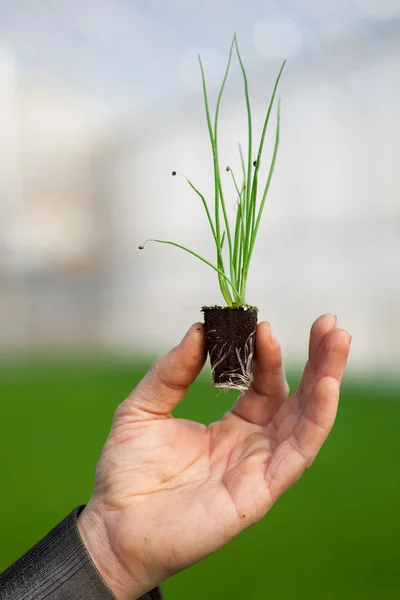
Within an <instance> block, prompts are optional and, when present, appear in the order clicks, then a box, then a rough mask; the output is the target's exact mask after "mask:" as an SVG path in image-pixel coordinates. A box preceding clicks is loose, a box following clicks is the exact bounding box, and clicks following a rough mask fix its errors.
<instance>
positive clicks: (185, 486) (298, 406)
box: [78, 315, 351, 600]
mask: <svg viewBox="0 0 400 600" xmlns="http://www.w3.org/2000/svg"><path fill="white" fill-rule="evenodd" d="M350 343H351V337H350V335H349V334H348V333H347V332H346V331H344V330H342V329H339V328H337V320H336V317H334V316H333V315H324V316H322V317H320V318H319V319H318V320H317V321H316V322H315V323H314V324H313V326H312V328H311V333H310V342H309V358H308V362H307V364H306V366H305V369H304V374H303V377H302V381H301V384H300V386H299V389H298V390H297V391H296V392H295V393H294V394H293V395H292V396H290V397H289V388H288V384H287V382H286V377H285V372H284V368H283V364H282V356H281V350H280V347H279V344H278V342H277V341H276V338H275V336H274V334H273V331H272V329H271V326H270V324H269V323H260V324H259V325H258V328H257V334H256V351H255V362H254V369H253V375H254V380H253V383H252V386H251V388H250V389H249V390H248V391H247V392H246V393H245V394H243V395H242V396H240V397H239V398H238V400H237V401H236V403H235V404H234V406H233V407H232V409H231V410H230V411H229V412H227V413H226V414H225V415H224V416H223V417H222V419H221V420H220V421H218V422H217V423H212V424H211V425H209V426H208V427H205V426H204V425H201V424H199V423H195V422H192V421H187V420H184V419H175V418H173V417H172V416H171V414H170V413H171V411H172V410H173V408H174V407H175V406H176V405H177V404H178V403H179V402H180V400H181V399H182V398H183V397H184V395H185V393H186V391H187V389H188V387H189V385H190V384H191V383H193V381H194V380H195V379H196V377H197V376H198V374H199V373H200V371H201V369H202V367H203V365H204V362H205V358H206V351H205V335H204V331H203V326H202V324H199V323H198V324H195V325H193V327H191V329H190V330H189V331H188V333H187V334H186V336H185V337H184V339H183V340H182V342H181V343H180V344H179V345H178V346H176V347H175V348H174V349H173V350H172V351H171V352H169V353H168V354H166V355H165V356H163V357H162V358H160V359H159V360H157V361H156V363H155V364H154V365H153V367H152V368H151V370H150V371H149V372H148V373H147V375H146V376H145V377H144V379H143V380H142V381H141V382H140V383H139V385H138V386H137V387H136V388H135V390H134V391H133V392H132V393H131V395H130V396H129V397H128V398H127V399H126V400H125V401H124V402H123V403H122V404H121V405H120V406H119V407H118V408H117V410H116V413H115V416H114V420H113V424H112V429H111V433H110V435H109V437H108V439H107V442H106V444H105V447H104V449H103V452H102V454H101V457H100V460H99V463H98V466H97V470H96V480H95V489H94V492H93V496H92V498H91V500H90V502H89V503H88V505H87V507H86V508H85V509H84V511H83V512H82V513H81V515H80V517H79V521H78V523H79V528H80V532H81V535H82V538H83V540H84V543H85V544H86V546H87V548H88V551H89V553H90V554H91V556H92V559H93V561H94V563H95V564H96V566H97V568H98V569H99V571H100V573H101V574H102V576H103V578H104V579H105V581H106V582H107V583H108V585H109V587H110V588H111V589H112V590H113V592H114V594H115V595H116V596H117V598H119V599H120V600H127V599H130V600H133V599H135V598H139V597H140V596H141V595H142V594H144V593H145V592H146V591H149V590H150V589H152V588H154V587H156V586H157V585H159V584H160V583H162V582H163V581H164V580H165V579H167V578H168V577H170V576H171V575H172V574H174V573H177V572H178V571H180V570H182V569H184V568H186V567H188V566H189V565H191V564H193V563H195V562H197V561H199V560H201V559H202V558H204V557H206V556H207V555H209V554H211V553H212V552H215V551H216V550H217V549H219V548H221V547H222V546H224V545H225V544H226V543H228V542H229V540H231V539H232V538H233V537H234V536H236V535H238V534H239V533H240V532H241V531H242V530H243V529H245V528H247V527H249V526H251V525H253V524H254V523H256V522H257V521H259V520H260V519H261V518H262V517H263V516H264V515H265V514H266V513H267V512H268V510H269V509H270V508H271V506H272V505H273V503H274V502H275V501H276V500H277V499H278V498H279V496H280V495H281V494H282V493H283V492H284V491H285V490H287V489H288V488H289V487H290V486H291V485H292V484H293V483H295V482H296V481H297V480H298V479H299V477H300V476H301V475H302V473H303V472H304V471H305V470H306V469H307V468H308V467H310V465H311V464H312V462H313V460H314V458H315V457H316V455H317V453H318V451H319V450H320V448H321V446H322V444H323V443H324V441H325V439H326V437H327V435H328V433H329V431H330V430H331V428H332V426H333V424H334V421H335V417H336V411H337V406H338V400H339V388H340V382H341V380H342V377H343V374H344V370H345V366H346V360H347V357H348V353H349V348H350Z"/></svg>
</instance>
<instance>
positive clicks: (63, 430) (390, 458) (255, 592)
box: [0, 354, 400, 600]
mask: <svg viewBox="0 0 400 600" xmlns="http://www.w3.org/2000/svg"><path fill="white" fill-rule="evenodd" d="M149 364H150V361H141V362H138V361H135V360H134V359H133V358H129V357H127V356H116V355H110V356H108V355H106V354H102V355H100V354H94V355H93V357H92V358H90V359H88V358H87V357H84V356H83V355H77V356H75V358H73V359H72V358H71V357H70V356H66V355H55V356H53V357H52V359H51V360H50V359H49V358H47V359H41V358H37V359H35V360H34V361H32V360H29V359H25V358H20V359H19V360H16V359H14V360H7V361H3V362H2V363H1V364H0V398H1V417H2V418H1V423H2V433H1V436H0V453H1V456H2V481H1V495H0V508H1V513H2V518H1V522H0V529H1V536H0V538H1V542H2V543H1V548H0V570H2V569H3V568H5V567H7V565H9V564H10V563H11V562H12V561H14V560H15V559H16V558H18V557H19V556H20V555H21V554H22V553H23V552H24V551H25V550H27V549H28V548H29V547H30V546H31V545H33V544H34V543H35V542H36V541H38V540H39V539H40V538H41V537H42V536H44V535H45V534H46V533H47V532H48V531H49V530H50V529H51V528H52V527H53V526H54V525H55V524H56V523H57V522H58V521H60V520H61V519H62V518H63V517H64V516H65V515H66V514H67V513H68V512H70V511H71V510H72V509H73V508H74V507H75V506H77V505H79V504H84V503H85V502H87V500H88V499H89V496H90V493H91V488H92V481H93V474H94V469H95V465H96V461H97V458H98V456H99V453H100V451H101V448H102V445H103V443H104V441H105V438H106V436H107V433H108V430H109V427H110V422H111V418H112V415H113V411H114V409H115V407H116V406H117V405H118V403H119V402H120V401H122V400H123V399H124V398H125V397H126V396H127V394H128V393H129V392H130V390H131V389H132V388H133V387H134V386H135V384H136V383H137V381H138V380H139V379H140V377H141V376H142V375H143V373H144V372H145V370H146V369H147V367H148V366H149ZM298 380H299V376H298V375H296V374H293V375H292V376H291V377H290V382H291V387H292V389H294V388H295V386H296V384H297V382H298ZM399 391H400V390H399V387H398V386H396V385H395V383H394V382H390V381H389V382H387V381H384V380H366V379H360V380H356V379H350V378H348V379H347V380H345V383H344V386H343V392H342V396H341V404H340V410H339V415H338V419H337V423H336V426H335V428H334V430H333V432H332V434H331V436H330V438H329V439H328V441H327V442H326V444H325V446H324V447H323V449H322V452H321V454H320V456H319V457H318V459H317V460H316V461H315V463H314V465H313V467H312V469H310V470H309V471H307V472H306V474H305V475H304V477H303V478H302V479H301V481H300V482H299V483H297V484H296V485H295V486H294V487H293V488H292V489H291V490H289V492H287V493H286V494H285V495H284V496H283V497H282V498H281V499H280V500H279V501H278V503H277V504H276V505H275V506H274V507H273V509H272V510H271V511H270V513H269V514H268V515H267V516H266V517H265V518H264V519H263V521H262V522H261V523H259V524H258V525H257V526H255V527H253V528H252V529H249V530H247V531H246V532H244V533H243V534H242V535H240V536H239V537H238V538H237V539H235V540H234V541H233V542H232V543H231V544H229V545H228V547H226V548H224V549H223V550H221V551H219V552H218V553H216V554H215V555H213V556H211V557H209V558H207V559H206V560H204V561H202V562H201V563H199V564H197V565H195V566H193V567H191V568H190V569H188V570H187V571H184V572H183V573H180V574H178V575H177V576H175V577H173V578H172V579H171V580H169V581H167V582H166V583H165V584H164V586H163V589H164V592H165V594H166V597H167V598H170V599H171V600H172V599H174V600H179V599H184V598H188V597H189V596H190V598H192V599H193V600H196V599H199V600H200V599H203V598H205V597H207V598H210V599H211V598H218V599H220V598H228V597H230V598H232V599H236V598H237V599H241V598H246V599H249V600H252V599H254V600H255V599H256V598H261V597H262V598H264V597H265V598H273V599H279V598H283V599H289V598H308V599H315V600H317V599H318V600H320V599H321V598H324V599H330V598H332V599H337V598H341V599H349V600H350V599H355V598H357V599H358V598H360V599H361V598H363V599H368V598H371V599H377V598H382V599H393V600H394V599H397V598H399V597H400V569H399V556H400V541H399V538H400V518H399V514H398V511H399V506H400V482H399V479H400V476H399V470H398V467H397V462H398V457H399V456H400V436H399V433H398V429H399V425H398V424H399V422H400V403H399ZM233 399H234V394H230V393H228V394H217V393H216V391H215V390H213V389H212V388H211V386H210V382H209V377H208V375H207V374H204V375H203V376H202V377H201V378H200V379H199V381H198V382H197V383H196V384H195V385H194V386H193V388H192V389H191V390H190V392H189V394H188V396H187V397H186V399H185V400H184V401H183V402H182V404H181V405H180V406H179V407H178V409H177V411H176V414H179V416H185V417H187V418H191V419H195V420H198V421H201V422H203V423H209V422H211V421H213V420H216V419H218V418H220V417H221V415H222V414H223V413H224V411H225V410H226V409H227V408H228V407H229V406H230V405H231V404H232V402H233Z"/></svg>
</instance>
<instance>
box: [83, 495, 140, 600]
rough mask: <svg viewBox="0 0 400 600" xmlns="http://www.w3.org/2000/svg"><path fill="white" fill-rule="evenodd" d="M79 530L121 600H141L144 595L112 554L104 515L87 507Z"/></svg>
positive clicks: (98, 568)
mask: <svg viewBox="0 0 400 600" xmlns="http://www.w3.org/2000/svg"><path fill="white" fill-rule="evenodd" d="M78 530H79V533H80V536H81V538H82V541H83V543H84V545H85V547H86V550H87V551H88V553H89V555H90V557H91V559H92V561H93V563H94V565H95V567H96V568H97V570H98V572H99V573H100V575H101V577H102V578H103V580H104V581H105V583H106V584H107V586H108V587H109V588H110V589H111V591H112V592H113V594H114V595H115V596H116V597H117V598H118V600H137V599H138V598H140V596H141V595H142V593H144V592H142V591H141V590H139V585H138V584H137V583H136V582H135V580H134V578H133V577H132V575H131V574H130V573H129V571H128V570H127V569H126V567H125V566H124V565H123V564H122V563H121V561H119V560H118V558H117V556H116V555H115V553H114V552H113V550H112V546H111V543H110V536H109V533H108V527H107V524H106V521H105V518H104V517H103V516H102V514H101V513H100V512H99V511H97V510H95V509H93V508H92V507H91V506H90V505H88V506H86V507H85V508H84V509H83V511H82V512H81V514H80V515H79V517H78Z"/></svg>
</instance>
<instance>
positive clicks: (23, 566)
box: [0, 506, 162, 600]
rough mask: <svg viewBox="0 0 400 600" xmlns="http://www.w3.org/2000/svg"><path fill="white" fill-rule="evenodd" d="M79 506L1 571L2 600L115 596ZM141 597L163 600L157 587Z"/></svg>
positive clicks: (103, 599) (98, 599) (104, 598)
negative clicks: (82, 530) (81, 524)
mask: <svg viewBox="0 0 400 600" xmlns="http://www.w3.org/2000/svg"><path fill="white" fill-rule="evenodd" d="M83 508H84V507H83V506H80V507H78V508H76V509H75V510H74V511H73V512H72V513H71V514H70V515H68V517H66V518H65V519H64V520H63V521H62V522H61V523H59V525H57V526H56V527H55V528H54V529H53V530H52V531H50V533H49V534H48V535H47V536H46V537H45V538H44V539H43V540H41V541H40V542H39V543H38V544H36V546H34V547H33V548H31V550H29V551H28V552H27V553H26V554H25V555H24V556H22V557H21V558H20V559H19V560H17V562H16V563H14V564H13V565H11V566H10V567H8V569H6V570H5V571H4V572H3V573H2V574H0V600H39V599H40V600H45V599H46V600H74V599H76V600H115V598H116V597H115V595H114V594H113V592H112V591H111V590H110V588H109V587H108V586H107V584H106V582H105V581H104V580H103V578H102V577H101V575H100V573H99V572H98V570H97V569H96V567H95V565H94V563H93V561H92V559H91V557H90V555H89V553H88V552H87V550H86V547H85V545H84V543H83V541H82V538H81V536H80V534H79V530H78V525H77V518H78V515H79V513H80V512H81V510H82V509H83ZM140 600H162V594H161V591H160V590H159V589H158V588H157V589H154V590H152V591H150V592H148V593H147V594H145V595H144V596H142V598H141V599H140Z"/></svg>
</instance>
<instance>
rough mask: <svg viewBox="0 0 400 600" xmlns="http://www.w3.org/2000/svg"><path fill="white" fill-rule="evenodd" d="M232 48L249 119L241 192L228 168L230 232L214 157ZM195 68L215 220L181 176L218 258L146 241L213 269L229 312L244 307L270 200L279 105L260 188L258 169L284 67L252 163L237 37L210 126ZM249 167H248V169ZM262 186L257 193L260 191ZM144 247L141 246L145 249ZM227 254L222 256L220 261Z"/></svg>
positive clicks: (250, 128)
mask: <svg viewBox="0 0 400 600" xmlns="http://www.w3.org/2000/svg"><path fill="white" fill-rule="evenodd" d="M234 48H236V55H237V58H238V61H239V65H240V70H241V73H242V78H243V83H244V94H245V102H246V114H247V137H248V140H247V153H246V159H245V157H244V154H243V151H242V147H241V146H240V144H239V154H240V163H241V168H242V176H243V183H242V185H241V187H239V185H238V183H237V180H236V178H235V176H234V173H233V171H232V170H231V169H230V168H229V167H228V169H227V170H228V171H230V174H231V178H232V183H233V188H234V191H235V193H236V197H237V200H236V204H235V206H236V218H235V223H234V227H232V228H231V224H230V220H229V215H228V210H227V205H226V202H225V196H224V191H223V188H222V181H221V170H220V164H219V156H218V124H219V113H220V108H221V102H222V97H223V93H224V90H225V85H226V81H227V78H228V75H229V70H230V67H231V63H232V55H233V50H234ZM199 64H200V72H201V81H202V87H203V97H204V106H205V112H206V120H207V128H208V134H209V138H210V143H211V150H212V158H213V171H214V207H213V208H214V210H213V213H214V216H212V211H211V210H210V208H209V205H208V203H207V200H206V198H205V197H204V195H203V194H202V193H201V192H200V191H199V190H198V189H197V188H196V187H195V186H194V185H193V183H192V182H191V181H189V179H187V178H186V177H185V176H184V177H185V179H186V181H187V183H188V184H189V185H190V187H191V188H192V189H193V191H194V192H195V193H196V194H197V196H199V198H200V199H201V202H202V204H203V206H204V209H205V212H206V216H207V220H208V224H209V226H210V229H211V233H212V236H213V239H214V243H215V248H216V255H217V264H216V265H214V264H213V263H211V262H210V261H209V260H207V259H205V258H203V257H202V256H200V255H199V254H197V253H196V252H194V251H193V250H190V249H189V248H186V247H185V246H182V245H181V244H177V243H175V242H170V241H166V240H148V241H153V242H158V243H161V244H170V245H171V246H176V247H177V248H180V249H181V250H184V251H185V252H188V253H189V254H192V255H193V256H195V257H196V258H198V259H199V260H200V261H202V262H204V263H205V264H207V265H208V266H209V267H211V268H212V269H214V271H216V273H217V274H218V282H219V286H220V290H221V293H222V295H223V297H224V299H225V302H226V304H227V305H228V306H231V307H232V306H245V305H246V287H247V278H248V274H249V268H250V262H251V258H252V255H253V250H254V245H255V242H256V238H257V233H258V230H259V227H260V221H261V217H262V214H263V211H264V207H265V202H266V198H267V195H268V191H269V188H270V185H271V181H272V176H273V173H274V169H275V164H276V159H277V155H278V148H279V141H280V115H281V112H280V101H279V102H278V110H277V124H276V133H275V144H274V150H273V155H272V158H271V162H270V166H269V171H268V176H267V180H266V183H265V184H264V186H263V187H262V184H260V167H261V162H262V157H263V151H264V143H265V138H266V134H267V130H268V125H269V120H270V116H271V112H272V109H273V105H274V102H275V98H276V93H277V90H278V86H279V82H280V79H281V76H282V72H283V69H284V67H285V64H286V61H284V63H283V64H282V66H281V68H280V71H279V74H278V76H277V79H276V81H275V85H274V88H273V92H272V95H271V98H270V102H269V105H268V109H267V114H266V117H265V120H264V124H263V128H262V131H261V136H260V142H259V146H258V151H257V155H256V158H255V160H254V158H253V122H252V113H251V103H250V91H249V84H248V79H247V74H246V70H245V67H244V63H243V61H242V57H241V54H240V51H239V45H238V42H237V39H236V35H235V36H234V37H233V40H232V44H231V47H230V51H229V58H228V63H227V66H226V68H225V72H224V77H223V81H222V84H221V87H220V90H219V93H218V98H217V103H216V109H215V115H214V120H213V119H212V118H211V112H210V105H209V100H208V93H207V84H206V77H205V72H204V67H203V64H202V61H201V58H200V56H199ZM246 162H247V164H246ZM173 175H176V172H175V171H174V172H173ZM260 186H261V187H260ZM260 189H263V193H262V196H261V199H260V201H259V203H258V200H259V190H260ZM225 239H226V240H227V249H226V251H224V242H225ZM143 247H144V246H140V248H143ZM224 254H225V256H224ZM225 260H226V261H227V263H228V265H229V276H228V275H227V270H226V268H225Z"/></svg>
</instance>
